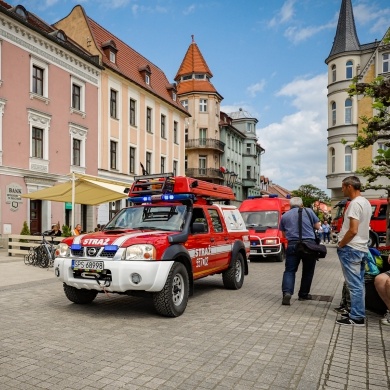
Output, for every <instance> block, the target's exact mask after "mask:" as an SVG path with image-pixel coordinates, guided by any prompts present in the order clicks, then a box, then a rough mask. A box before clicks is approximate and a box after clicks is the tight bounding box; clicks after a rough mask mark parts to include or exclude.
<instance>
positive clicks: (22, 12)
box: [10, 5, 27, 20]
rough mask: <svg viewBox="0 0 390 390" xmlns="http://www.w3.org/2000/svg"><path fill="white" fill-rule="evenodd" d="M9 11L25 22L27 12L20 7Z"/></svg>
mask: <svg viewBox="0 0 390 390" xmlns="http://www.w3.org/2000/svg"><path fill="white" fill-rule="evenodd" d="M10 11H13V12H15V14H16V15H18V16H20V17H21V18H22V19H23V20H27V11H26V8H24V7H23V6H22V5H17V6H16V7H13V8H11V9H10Z"/></svg>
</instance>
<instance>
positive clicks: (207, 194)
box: [128, 173, 235, 201]
mask: <svg viewBox="0 0 390 390" xmlns="http://www.w3.org/2000/svg"><path fill="white" fill-rule="evenodd" d="M169 194H176V195H179V194H191V195H195V196H196V197H197V198H203V199H207V200H218V201H226V200H234V199H235V195H234V193H233V190H232V189H231V188H230V187H227V186H224V185H220V184H214V183H209V182H207V181H203V180H198V179H194V178H192V177H185V176H173V173H161V174H154V175H144V176H136V177H135V178H134V183H133V184H132V186H131V188H130V191H129V193H128V195H129V200H130V201H131V200H132V198H136V197H137V198H138V197H147V196H149V197H150V196H152V197H154V199H156V200H157V199H158V197H157V196H156V195H169Z"/></svg>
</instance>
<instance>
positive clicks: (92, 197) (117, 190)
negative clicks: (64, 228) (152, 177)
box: [22, 173, 131, 205]
mask: <svg viewBox="0 0 390 390" xmlns="http://www.w3.org/2000/svg"><path fill="white" fill-rule="evenodd" d="M72 183H73V180H72V178H71V179H70V180H69V181H68V182H66V183H62V184H57V185H55V186H53V187H50V188H45V189H43V190H39V191H35V192H31V193H30V194H25V195H22V197H23V198H30V199H37V200H51V201H53V202H70V203H79V204H86V205H98V204H102V203H106V202H113V201H115V200H119V199H124V198H127V193H125V192H124V191H125V188H128V187H130V186H131V184H130V183H123V182H118V181H114V180H107V179H102V178H100V177H96V176H90V175H81V174H77V173H75V174H74V199H73V198H72Z"/></svg>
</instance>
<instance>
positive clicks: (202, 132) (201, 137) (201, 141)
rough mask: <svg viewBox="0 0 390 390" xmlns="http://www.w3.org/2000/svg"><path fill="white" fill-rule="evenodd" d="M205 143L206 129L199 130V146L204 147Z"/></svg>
mask: <svg viewBox="0 0 390 390" xmlns="http://www.w3.org/2000/svg"><path fill="white" fill-rule="evenodd" d="M206 143H207V129H205V128H201V129H199V145H201V146H205V145H206Z"/></svg>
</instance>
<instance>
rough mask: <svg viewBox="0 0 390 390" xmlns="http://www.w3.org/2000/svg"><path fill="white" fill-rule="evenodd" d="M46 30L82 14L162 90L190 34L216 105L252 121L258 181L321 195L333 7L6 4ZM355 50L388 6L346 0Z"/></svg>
mask: <svg viewBox="0 0 390 390" xmlns="http://www.w3.org/2000/svg"><path fill="white" fill-rule="evenodd" d="M8 3H9V4H11V5H17V4H22V5H23V6H24V7H25V8H26V9H27V11H31V12H33V13H35V14H36V15H38V16H39V17H40V18H42V19H43V20H44V21H46V22H47V23H50V24H52V23H55V22H56V21H58V20H60V19H62V18H64V17H65V16H67V15H68V14H69V13H70V12H71V10H72V8H73V7H74V6H75V5H77V4H81V5H82V6H83V7H84V9H85V11H86V13H87V15H88V16H89V17H90V18H92V19H94V20H95V21H96V22H97V23H99V24H100V25H101V26H103V27H104V28H106V29H107V30H109V31H110V32H112V33H113V34H115V35H116V36H117V37H118V38H120V39H121V40H122V41H124V42H125V43H126V44H128V45H129V46H131V47H132V48H133V49H135V50H136V51H138V52H139V53H140V54H142V55H143V56H144V57H146V58H147V59H148V60H150V61H151V62H152V63H154V64H155V65H157V66H158V67H159V68H160V69H162V70H163V72H164V73H165V75H166V76H167V78H168V80H169V81H170V82H174V77H175V75H176V73H177V71H178V69H179V67H180V64H181V62H182V60H183V58H184V55H185V53H186V51H187V49H188V47H189V45H190V44H191V36H192V35H194V39H195V42H196V43H197V45H198V47H199V49H200V51H201V53H202V54H203V57H204V59H205V61H206V62H207V64H208V66H209V68H210V70H211V72H212V73H213V78H212V79H211V82H212V83H213V85H214V87H215V88H216V89H217V91H218V92H219V93H220V94H221V95H222V96H223V98H224V99H223V101H222V103H221V110H222V111H224V112H226V113H230V112H234V111H238V109H239V108H242V109H244V110H246V111H248V112H249V113H250V114H251V115H252V117H255V118H257V120H258V123H257V135H258V139H259V143H260V144H261V146H262V147H263V148H264V149H265V153H264V154H263V155H262V160H261V174H262V175H264V176H266V177H268V179H269V180H270V181H271V182H273V183H276V184H279V185H281V186H282V187H284V188H286V189H288V190H290V191H291V190H295V189H298V188H299V186H301V185H303V184H312V185H314V186H315V187H318V188H320V189H321V190H323V191H325V192H327V193H328V194H329V191H328V190H327V188H326V169H327V167H326V156H327V153H326V145H327V126H328V124H327V98H326V94H327V89H326V87H327V66H326V64H325V62H324V61H325V59H326V58H327V57H328V55H329V53H330V50H331V48H332V43H333V39H334V36H335V33H336V27H337V21H338V14H339V11H340V6H341V0H272V1H269V0H245V1H241V2H239V1H237V0H197V1H193V0H78V1H77V0H16V1H14V0H12V1H8ZM352 6H353V10H354V16H355V22H356V29H357V34H358V38H359V41H360V43H361V44H362V43H369V42H373V41H375V39H378V40H381V39H382V38H383V36H384V35H385V33H386V31H387V29H388V28H389V27H390V1H389V0H352Z"/></svg>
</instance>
